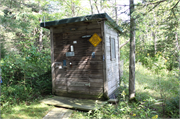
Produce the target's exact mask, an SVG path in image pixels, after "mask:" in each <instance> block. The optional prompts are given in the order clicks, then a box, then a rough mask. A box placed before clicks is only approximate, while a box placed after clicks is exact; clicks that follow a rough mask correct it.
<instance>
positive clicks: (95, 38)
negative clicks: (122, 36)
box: [89, 33, 102, 47]
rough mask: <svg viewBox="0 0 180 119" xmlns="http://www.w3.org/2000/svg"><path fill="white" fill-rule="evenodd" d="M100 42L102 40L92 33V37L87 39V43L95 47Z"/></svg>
mask: <svg viewBox="0 0 180 119" xmlns="http://www.w3.org/2000/svg"><path fill="white" fill-rule="evenodd" d="M101 41H102V39H101V38H100V37H99V36H98V34H97V33H94V34H93V36H92V37H91V38H90V39H89V42H90V43H91V44H92V45H93V46H94V47H96V46H97V45H98V44H99V43H100V42H101Z"/></svg>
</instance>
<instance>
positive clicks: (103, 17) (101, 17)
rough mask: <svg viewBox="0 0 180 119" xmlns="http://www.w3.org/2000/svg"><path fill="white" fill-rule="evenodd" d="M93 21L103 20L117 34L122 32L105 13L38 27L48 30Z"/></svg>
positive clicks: (43, 23) (44, 23)
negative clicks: (63, 25)
mask: <svg viewBox="0 0 180 119" xmlns="http://www.w3.org/2000/svg"><path fill="white" fill-rule="evenodd" d="M94 20H105V21H107V22H108V23H109V25H110V26H111V27H113V28H114V29H115V30H116V31H117V32H119V33H122V31H123V30H122V28H121V27H120V26H119V25H117V24H116V22H115V21H114V20H113V19H112V18H111V17H110V16H109V15H108V14H107V13H102V14H93V15H86V16H80V17H72V18H66V19H60V20H55V21H49V22H42V23H40V26H41V27H44V28H47V29H50V27H55V26H58V25H62V24H69V23H77V22H90V21H94Z"/></svg>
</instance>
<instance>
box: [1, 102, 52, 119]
mask: <svg viewBox="0 0 180 119" xmlns="http://www.w3.org/2000/svg"><path fill="white" fill-rule="evenodd" d="M52 108H53V106H48V105H45V104H42V103H40V102H38V101H36V102H32V103H31V104H30V105H27V104H26V103H22V104H20V105H14V106H9V107H8V108H6V109H5V110H2V111H1V118H4V119H32V118H33V119H42V118H43V117H44V116H45V115H46V114H47V113H48V111H49V110H51V109H52Z"/></svg>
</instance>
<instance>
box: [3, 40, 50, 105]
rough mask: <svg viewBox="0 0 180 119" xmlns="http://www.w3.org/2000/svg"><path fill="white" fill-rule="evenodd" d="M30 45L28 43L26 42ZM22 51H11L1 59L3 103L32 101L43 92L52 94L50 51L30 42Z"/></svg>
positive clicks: (11, 103)
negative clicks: (40, 49)
mask: <svg viewBox="0 0 180 119" xmlns="http://www.w3.org/2000/svg"><path fill="white" fill-rule="evenodd" d="M26 45H27V46H28V44H26ZM28 47H29V48H23V50H22V52H19V53H17V52H16V53H15V52H10V53H9V54H7V55H6V56H5V57H4V58H3V59H2V60H1V62H0V63H1V64H0V66H1V69H2V81H3V83H2V84H1V105H2V106H3V107H6V106H8V105H13V104H19V103H20V102H23V101H32V100H33V99H36V98H38V97H39V96H40V95H41V94H50V93H51V88H52V86H51V85H52V83H51V68H50V67H51V65H50V64H51V57H50V52H49V51H46V50H42V51H41V52H38V49H37V48H36V47H34V46H33V44H29V46H28Z"/></svg>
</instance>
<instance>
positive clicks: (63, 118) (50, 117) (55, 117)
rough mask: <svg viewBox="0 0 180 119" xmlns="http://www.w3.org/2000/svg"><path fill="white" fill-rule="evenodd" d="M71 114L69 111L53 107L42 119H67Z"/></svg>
mask: <svg viewBox="0 0 180 119" xmlns="http://www.w3.org/2000/svg"><path fill="white" fill-rule="evenodd" d="M72 112H73V110H70V109H66V108H60V107H54V108H53V109H52V110H51V111H49V112H48V113H47V115H46V116H45V117H44V118H43V119H68V118H69V117H70V115H71V114H72Z"/></svg>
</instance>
